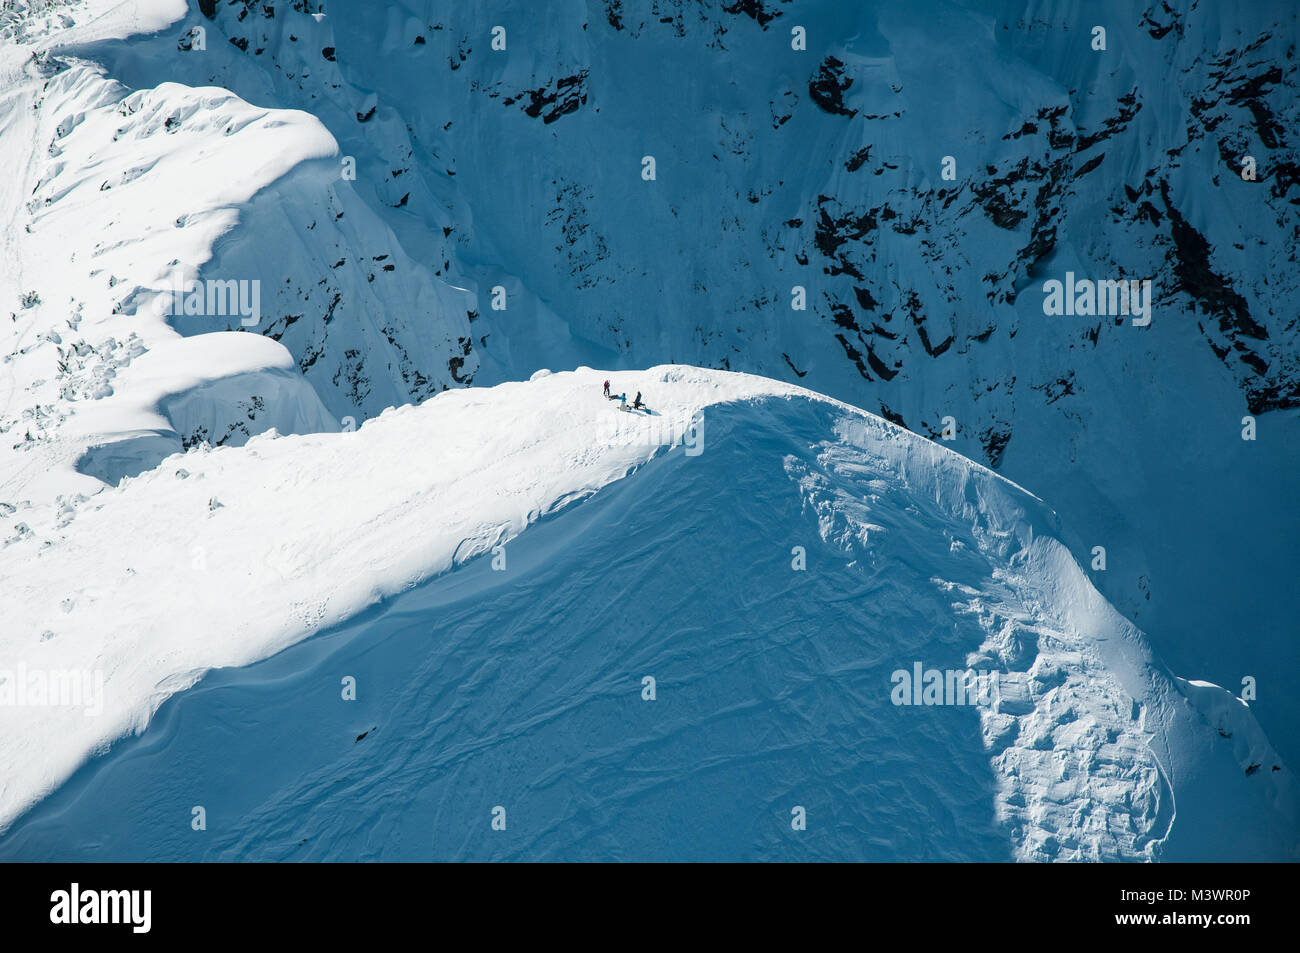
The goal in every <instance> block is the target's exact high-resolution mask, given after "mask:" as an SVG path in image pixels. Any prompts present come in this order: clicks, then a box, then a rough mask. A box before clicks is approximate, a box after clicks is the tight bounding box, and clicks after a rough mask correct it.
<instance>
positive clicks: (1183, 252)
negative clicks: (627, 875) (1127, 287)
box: [0, 0, 1300, 859]
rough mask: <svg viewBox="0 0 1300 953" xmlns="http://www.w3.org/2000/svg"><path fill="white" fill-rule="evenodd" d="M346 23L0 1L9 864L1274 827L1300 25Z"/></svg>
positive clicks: (1001, 6)
mask: <svg viewBox="0 0 1300 953" xmlns="http://www.w3.org/2000/svg"><path fill="white" fill-rule="evenodd" d="M318 6H320V5H319V4H315V3H303V2H296V0H295V2H285V0H258V2H252V0H232V2H220V3H216V4H210V3H207V2H204V3H185V2H183V0H130V2H119V0H20V2H17V3H14V4H9V5H6V8H5V9H4V10H3V11H0V172H3V175H0V259H3V261H4V264H5V267H4V268H3V269H0V595H2V596H3V610H4V619H3V621H2V622H0V670H6V671H7V670H12V669H13V667H14V666H15V665H17V664H20V663H21V664H26V665H28V666H32V667H37V668H40V669H43V670H48V669H60V668H77V669H94V670H96V671H98V672H100V673H102V674H103V675H104V677H105V694H104V697H103V702H104V710H103V712H102V714H100V715H98V716H96V717H86V716H85V715H83V713H82V712H81V711H79V710H76V709H69V708H57V707H30V706H29V707H12V706H6V707H3V708H0V765H3V770H0V828H6V827H7V828H8V829H7V832H6V833H5V834H0V856H4V857H10V858H25V859H33V858H42V857H105V858H116V857H122V858H125V857H141V858H145V857H149V858H158V857H176V858H181V857H221V858H249V857H259V858H280V857H307V858H316V859H318V858H326V857H401V858H411V859H414V858H423V857H440V858H443V857H462V858H487V857H493V858H502V857H514V858H531V857H592V858H594V857H602V856H623V857H629V858H638V857H645V858H649V857H662V858H672V857H686V856H690V857H697V858H735V857H789V858H809V857H820V858H898V859H911V858H917V857H932V858H988V859H1010V858H1017V859H1074V858H1120V857H1122V858H1136V859H1185V858H1186V859H1206V858H1211V857H1221V858H1252V859H1253V858H1279V857H1291V858H1294V857H1295V852H1296V845H1297V831H1296V823H1297V822H1296V813H1297V809H1298V798H1297V793H1296V788H1295V783H1294V778H1293V775H1292V774H1291V773H1290V770H1289V768H1288V767H1287V766H1286V764H1285V763H1284V759H1289V760H1290V761H1291V762H1294V760H1295V758H1296V757H1297V756H1300V748H1297V745H1298V744H1300V741H1297V739H1298V738H1300V735H1297V734H1296V733H1295V732H1294V730H1293V729H1294V727H1295V725H1296V724H1297V723H1298V719H1300V693H1296V692H1294V691H1291V686H1292V685H1294V684H1295V683H1296V681H1297V679H1300V641H1297V639H1296V638H1295V612H1294V605H1293V602H1294V600H1293V599H1291V597H1290V594H1289V593H1290V589H1291V588H1292V587H1293V585H1294V576H1295V572H1296V567H1297V566H1300V524H1298V523H1297V521H1298V520H1300V509H1297V508H1296V506H1295V500H1296V493H1295V487H1296V484H1295V476H1294V474H1295V472H1296V469H1297V467H1300V418H1298V417H1297V415H1296V408H1297V406H1298V404H1300V370H1298V365H1297V360H1298V358H1297V353H1298V352H1297V346H1296V345H1297V335H1300V323H1298V322H1297V320H1296V316H1295V300H1296V295H1297V290H1298V288H1300V285H1298V284H1297V281H1298V280H1300V279H1298V278H1297V276H1298V275H1300V271H1297V268H1296V261H1295V249H1296V247H1297V244H1298V239H1300V222H1298V217H1297V214H1296V211H1295V209H1296V205H1297V201H1298V199H1297V197H1296V195H1295V187H1296V185H1297V183H1298V182H1300V179H1297V178H1296V172H1295V170H1296V168H1297V167H1298V165H1297V163H1300V155H1297V151H1296V148H1295V146H1294V145H1293V144H1292V141H1291V138H1290V137H1291V135H1292V133H1291V132H1290V130H1291V129H1293V128H1294V126H1295V120H1296V119H1297V118H1298V117H1297V103H1300V97H1296V96H1295V95H1294V90H1295V87H1296V85H1297V80H1296V76H1297V74H1296V70H1297V68H1298V65H1297V62H1296V60H1295V59H1294V56H1293V47H1294V44H1295V40H1296V38H1297V34H1298V33H1300V30H1297V19H1296V17H1297V12H1296V9H1295V8H1294V6H1293V5H1291V4H1269V3H1264V4H1251V5H1248V6H1237V5H1232V4H1208V3H1200V4H1191V3H1188V2H1182V0H1179V2H1173V0H1171V2H1170V3H1161V4H1148V3H1143V2H1124V0H1107V2H1104V3H1098V4H1089V5H1086V6H1084V5H1078V4H1038V3H1029V4H1025V3H1015V2H989V3H978V4H977V3H971V4H965V3H956V2H942V0H918V2H917V3H914V4H911V5H902V6H899V5H895V4H889V3H872V2H863V3H852V4H850V3H844V2H841V0H820V2H807V3H800V4H798V5H795V4H787V3H783V2H775V0H759V2H755V3H745V4H735V5H724V4H720V3H709V2H702V3H695V2H690V0H655V2H654V3H649V2H644V3H642V2H634V0H623V2H617V0H601V2H595V0H592V2H585V3H584V2H581V0H556V2H555V3H547V4H531V3H517V4H516V3H510V4H507V3H499V4H472V5H460V6H456V7H454V8H450V9H449V8H447V7H446V6H445V5H444V4H442V3H435V2H432V0H430V2H422V0H402V2H394V3H388V4H384V5H382V7H381V5H379V4H374V3H370V2H360V0H357V2H344V0H331V2H330V3H329V4H328V7H329V11H328V13H327V14H326V13H320V12H318V11H317V7H318ZM796 22H797V23H798V24H800V25H803V26H805V27H806V28H807V30H808V38H809V47H808V50H807V51H804V52H794V51H791V49H790V44H789V37H790V27H791V26H792V25H793V24H795V23H796ZM1095 22H1100V23H1105V24H1106V25H1107V27H1108V31H1109V42H1110V48H1109V51H1108V52H1107V54H1106V55H1104V56H1100V55H1097V54H1096V53H1094V52H1093V51H1091V50H1090V49H1089V48H1088V45H1087V41H1088V37H1089V30H1090V29H1091V26H1092V25H1093V24H1094V23H1095ZM498 23H504V24H506V26H507V29H508V34H509V48H508V50H507V51H505V52H500V53H497V52H494V51H493V50H492V49H491V47H490V30H491V28H492V27H493V26H494V25H496V24H498ZM198 29H202V30H203V31H204V36H205V41H206V42H205V44H199V41H198V40H197V37H198V33H197V32H196V31H197V30H198ZM196 44H197V45H196ZM200 46H202V47H203V48H200ZM936 64H942V68H939V67H937V66H936ZM1245 153H1250V154H1252V155H1254V156H1255V157H1256V158H1257V159H1258V161H1259V168H1260V177H1259V179H1258V181H1255V182H1247V181H1244V180H1243V179H1241V177H1240V175H1239V174H1238V173H1239V171H1240V166H1239V158H1240V156H1241V155H1242V154H1245ZM947 154H950V155H952V156H954V157H955V159H956V161H957V169H958V178H957V180H956V181H955V182H949V181H947V180H943V179H941V178H940V177H939V169H940V160H941V159H942V157H943V156H944V155H947ZM646 155H652V156H654V157H655V159H656V163H657V178H656V179H655V180H654V181H653V182H647V181H644V180H643V179H642V178H641V170H642V158H643V157H644V156H646ZM349 163H354V164H355V170H356V176H355V178H353V177H351V176H349V175H345V174H344V170H346V169H347V168H348V166H349ZM1067 270H1070V271H1074V272H1076V273H1078V274H1079V275H1081V276H1088V277H1091V278H1109V277H1121V276H1123V277H1140V278H1147V277H1150V278H1152V279H1153V280H1154V283H1155V289H1156V290H1155V301H1154V305H1153V314H1154V320H1153V323H1152V325H1151V326H1150V327H1149V328H1135V327H1132V326H1130V325H1129V324H1127V323H1125V322H1122V321H1121V322H1114V321H1110V320H1108V319H1085V318H1047V317H1045V316H1044V315H1043V314H1042V309H1041V294H1040V293H1039V292H1040V288H1041V283H1042V281H1043V280H1045V279H1047V278H1060V277H1063V275H1064V273H1065V272H1066V271H1067ZM178 272H179V273H180V274H181V275H182V277H183V278H184V279H192V278H194V279H200V280H205V279H206V280H236V281H256V282H258V283H259V288H260V312H259V314H257V315H256V317H255V319H254V320H252V321H245V320H243V316H242V315H239V314H233V315H232V314H198V315H195V314H190V315H187V314H178V315H173V316H165V315H163V314H160V313H159V311H158V310H157V308H156V304H157V302H158V296H159V294H160V293H161V292H164V291H165V290H166V289H167V288H168V287H169V286H170V283H171V281H172V279H173V275H174V274H176V273H178ZM794 285H800V286H803V287H805V288H806V290H807V292H808V304H809V307H808V310H807V311H803V312H797V311H792V310H791V309H790V301H791V288H792V286H794ZM498 290H503V291H504V293H505V297H506V300H508V307H507V308H506V309H505V310H496V309H495V308H494V307H493V302H494V301H496V300H497V299H498V297H499V296H498V294H497V291H498ZM667 361H671V362H684V363H689V364H699V365H707V366H711V367H715V368H725V369H727V370H732V369H734V370H744V371H748V372H753V373H755V374H761V375H765V376H764V377H758V376H750V375H748V374H744V375H736V374H730V373H727V372H726V371H723V370H717V371H707V370H699V369H695V368H691V367H685V366H682V365H681V363H675V364H673V365H671V366H668V365H664V366H654V367H652V368H651V369H650V370H636V368H643V367H646V366H648V365H663V362H667ZM581 365H592V366H599V367H609V368H613V370H610V371H607V372H597V371H592V370H586V369H580V370H579V371H578V372H568V371H564V370H562V369H565V368H573V367H579V366H581ZM551 370H555V371H556V373H551ZM605 378H611V379H612V380H613V383H614V387H615V391H616V392H622V391H624V390H625V391H626V393H627V396H628V398H629V400H630V399H631V398H632V396H633V395H634V394H635V393H636V391H637V390H642V391H644V392H645V394H646V395H647V399H648V401H649V403H650V405H651V407H652V408H653V413H652V414H650V415H634V414H626V413H621V412H619V411H618V410H616V409H615V407H614V405H613V404H611V403H608V402H606V401H605V400H603V399H602V398H600V397H599V384H600V381H602V380H604V379H605ZM769 378H782V379H784V380H787V381H790V382H798V383H800V384H802V385H805V386H807V387H810V388H812V390H811V391H805V390H803V389H802V388H798V387H794V386H793V385H792V384H785V383H780V382H778V381H776V380H772V379H769ZM511 381H517V382H521V383H503V382H511ZM525 381H526V382H527V383H522V382H525ZM467 385H476V386H473V387H469V388H468V389H466V387H467ZM484 385H498V386H484ZM813 391H816V392H818V393H813ZM821 394H825V395H831V397H833V398H837V399H839V400H840V401H845V402H846V403H839V402H837V401H835V400H831V399H829V398H827V397H824V396H820V395H821ZM849 405H853V406H849ZM394 407H398V408H399V409H392V408H394ZM855 407H863V408H867V409H868V410H870V411H873V412H879V414H880V415H881V416H882V417H887V418H889V419H891V420H893V421H895V422H896V423H902V424H904V425H905V426H906V427H908V428H910V429H911V431H913V432H911V433H909V432H908V431H907V430H903V429H900V428H898V427H895V426H893V425H891V424H886V423H884V422H883V421H882V420H881V418H880V417H874V416H871V415H869V414H866V413H864V412H863V411H859V410H856V409H854V408H855ZM1248 412H1249V413H1251V414H1253V415H1256V416H1257V423H1258V433H1259V439H1258V440H1257V441H1252V442H1247V441H1243V440H1241V439H1240V432H1241V423H1242V417H1243V415H1244V414H1246V413H1248ZM701 414H702V419H703V421H704V422H703V425H702V426H701V425H700V424H699V420H700V419H701V418H700V417H699V416H697V415H701ZM947 416H952V417H953V418H954V420H955V421H956V423H957V439H956V440H955V441H953V442H951V443H943V444H936V443H932V442H931V440H934V439H937V438H938V436H939V432H940V430H941V429H942V427H943V421H944V418H945V417H947ZM683 435H685V438H686V441H687V445H683V442H682V440H683ZM697 437H698V438H701V439H702V441H703V442H702V444H699V445H698V446H702V447H703V452H702V453H700V454H699V455H694V453H693V451H692V452H691V453H688V452H687V451H688V449H690V448H689V446H688V445H689V443H690V441H691V440H693V439H695V438H697ZM927 437H928V438H930V439H929V440H927V439H926V438H927ZM670 445H672V447H673V448H672V449H669V446H670ZM950 449H951V450H956V451H958V452H959V453H962V454H966V455H967V457H969V458H970V459H967V458H965V457H961V456H958V455H957V454H954V453H952V452H950ZM971 460H977V461H980V462H982V463H986V464H988V465H989V466H991V467H992V468H993V469H994V470H997V471H999V472H1000V473H1002V474H1003V475H1004V476H1006V477H1010V478H1012V479H1014V480H1016V481H1017V482H1019V483H1020V484H1023V485H1024V486H1026V487H1030V488H1031V489H1032V490H1033V491H1034V493H1036V494H1038V495H1039V496H1041V497H1042V498H1043V499H1044V500H1046V501H1048V503H1050V505H1051V506H1052V507H1054V508H1055V509H1056V510H1057V511H1058V512H1059V513H1060V514H1061V518H1060V522H1059V523H1058V520H1057V517H1056V516H1054V515H1053V514H1052V513H1051V512H1049V511H1048V510H1047V508H1046V506H1045V505H1044V504H1042V503H1040V502H1039V501H1038V499H1037V497H1035V496H1031V495H1030V494H1029V493H1026V492H1025V491H1023V490H1021V489H1019V488H1018V487H1017V486H1016V485H1015V484H1012V483H1009V482H1007V481H1006V480H1004V479H1002V478H1001V477H999V476H997V475H996V474H995V473H993V472H991V471H990V470H986V469H984V468H983V467H982V466H980V465H979V464H978V463H972V462H971ZM598 491H599V492H598ZM578 503H580V504H581V505H575V504H578ZM525 530H526V531H525ZM501 543H506V544H507V550H506V551H507V552H508V568H507V569H506V570H505V571H504V572H496V571H494V570H493V569H492V568H491V563H492V559H493V555H492V548H493V547H494V546H496V545H499V544H501ZM1096 545H1104V546H1105V547H1106V549H1107V551H1108V563H1109V565H1108V567H1107V570H1106V571H1105V572H1087V573H1085V572H1084V571H1083V570H1081V569H1080V566H1087V564H1088V562H1089V560H1090V558H1091V550H1092V547H1094V546H1096ZM796 546H802V547H805V548H806V555H807V559H808V570H807V571H806V572H795V571H794V570H793V569H792V568H791V560H792V558H794V557H793V554H792V552H791V550H792V548H793V547H796ZM453 570H454V571H453ZM1094 586H1095V587H1097V588H1094ZM1098 590H1100V591H1098ZM1140 630H1141V631H1140ZM309 636H315V637H314V638H309ZM1153 649H1154V651H1153ZM276 653H279V654H276ZM914 662H920V663H923V664H924V665H925V666H926V667H927V668H928V667H936V668H940V669H946V668H967V667H970V668H973V669H976V670H994V671H997V672H999V673H1000V675H1001V677H1002V678H1003V682H1002V685H1003V689H1004V690H1005V691H1004V697H1003V699H1002V701H1001V702H1000V703H999V704H998V706H996V710H993V709H979V708H973V707H926V706H921V707H898V706H895V705H893V704H892V703H891V702H890V699H889V691H890V688H891V685H890V674H891V673H892V672H893V671H894V670H896V669H908V668H910V666H911V665H912V663H914ZM214 670H215V671H214ZM1170 670H1172V672H1177V673H1178V676H1184V677H1178V676H1176V675H1174V674H1172V673H1171V671H1170ZM205 672H207V673H210V674H208V675H207V676H206V677H205V676H204V673H205ZM348 674H354V675H357V677H358V678H359V681H360V685H361V689H360V694H359V700H358V701H357V702H355V703H344V702H342V701H340V700H339V680H340V679H341V678H342V677H343V676H344V675H348ZM645 675H654V676H655V677H656V678H657V679H659V685H660V694H659V698H658V700H657V701H655V702H645V701H642V700H641V697H640V686H641V681H640V680H641V678H642V677H643V676H645ZM1243 676H1250V677H1252V678H1255V679H1257V680H1258V681H1259V687H1260V691H1259V697H1258V699H1252V700H1251V702H1250V705H1249V706H1247V705H1246V704H1245V703H1243V702H1242V701H1240V700H1238V699H1236V698H1234V697H1233V696H1232V695H1231V694H1229V692H1227V691H1224V690H1223V689H1221V688H1218V687H1216V685H1214V684H1211V683H1219V684H1222V685H1226V686H1228V687H1229V688H1231V689H1232V690H1234V691H1236V690H1238V688H1239V686H1240V685H1241V680H1242V678H1243ZM0 690H3V686H0ZM155 713H156V714H157V718H156V720H154V721H153V723H152V725H150V722H151V718H153V717H154V715H155ZM1256 718H1258V720H1259V721H1258V723H1257V722H1256ZM1260 725H1263V726H1264V729H1265V731H1266V732H1267V734H1268V735H1269V737H1270V738H1271V740H1272V742H1273V743H1274V744H1276V746H1277V748H1278V749H1280V750H1281V754H1279V753H1278V752H1277V751H1275V750H1274V748H1273V747H1272V746H1271V745H1270V742H1269V740H1268V739H1266V738H1265V737H1264V732H1263V731H1261V729H1260V727H1259V726H1260ZM146 726H149V727H148V728H147V730H146ZM141 731H144V734H143V736H141V737H139V738H132V739H129V740H119V739H122V738H124V736H129V735H132V734H133V733H138V732H141ZM110 746H111V750H109V752H108V754H107V756H106V757H103V758H99V757H94V758H92V755H96V754H99V753H103V752H104V751H105V750H106V749H109V747H110ZM88 758H91V760H89V761H87V759H88ZM69 779H71V780H69ZM65 782H67V783H65ZM47 796H48V797H47ZM42 798H47V799H46V800H43V801H42V800H41V799H42ZM196 804H205V805H206V806H207V807H208V809H209V811H210V812H211V815H212V817H213V823H212V825H211V828H210V831H209V835H210V836H209V839H208V840H207V841H199V840H195V839H194V838H195V837H196V836H198V835H195V834H194V833H193V832H191V831H190V829H189V825H188V822H189V817H190V810H191V808H192V807H193V806H194V805H196ZM498 804H500V805H505V806H508V807H509V810H510V818H511V821H510V827H509V836H508V837H505V836H502V837H498V838H496V839H493V840H489V839H488V838H489V836H490V835H491V833H492V832H490V831H489V829H488V828H487V825H486V822H485V821H484V818H485V817H486V816H487V812H488V811H489V810H490V809H491V807H493V806H495V805H498ZM794 805H803V806H805V807H806V808H807V809H808V811H809V817H810V819H811V820H810V824H809V829H808V830H807V831H804V832H799V833H797V834H796V833H795V832H793V831H791V829H790V823H789V821H790V809H791V807H792V806H794ZM496 833H498V834H500V833H501V832H496ZM480 835H481V836H480Z"/></svg>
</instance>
